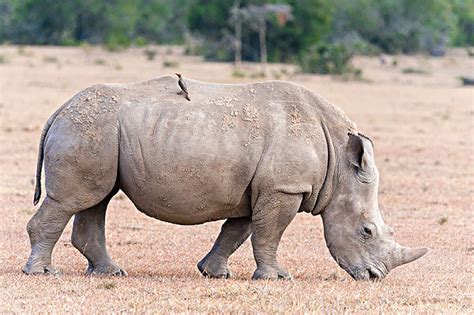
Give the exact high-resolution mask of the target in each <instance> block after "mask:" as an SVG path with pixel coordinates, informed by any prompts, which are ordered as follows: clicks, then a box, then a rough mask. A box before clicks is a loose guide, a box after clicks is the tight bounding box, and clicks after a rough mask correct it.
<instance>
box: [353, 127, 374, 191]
mask: <svg viewBox="0 0 474 315" xmlns="http://www.w3.org/2000/svg"><path fill="white" fill-rule="evenodd" d="M348 135H349V141H348V142H347V146H346V157H347V159H348V160H349V162H350V163H351V164H352V165H354V166H355V167H356V169H357V173H358V175H359V176H360V177H361V179H362V180H363V181H364V182H368V181H370V180H372V179H373V178H374V176H375V171H374V167H375V163H374V148H373V144H372V140H370V139H369V138H368V137H366V136H364V135H363V134H360V133H358V134H354V133H351V132H350V133H349V134H348Z"/></svg>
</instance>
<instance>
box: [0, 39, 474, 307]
mask: <svg viewBox="0 0 474 315" xmlns="http://www.w3.org/2000/svg"><path fill="white" fill-rule="evenodd" d="M154 49H156V51H157V52H158V53H157V55H156V58H155V59H154V60H146V58H143V52H142V51H141V50H139V49H136V50H128V51H123V52H119V53H108V52H104V51H103V50H101V49H98V48H95V47H89V48H88V49H87V50H85V49H80V48H54V47H52V48H32V47H24V48H22V49H21V51H20V50H17V49H16V48H15V47H0V54H1V55H2V56H5V58H6V59H7V60H8V63H4V64H0V91H1V92H0V119H1V121H0V125H1V128H0V142H1V146H0V201H1V203H0V215H1V217H2V220H1V221H0V239H1V241H0V313H5V312H14V313H38V312H42V313H69V312H75V313H78V312H81V313H102V312H107V313H111V312H114V313H119V312H127V313H132V312H138V313H152V312H160V313H166V312H169V311H173V312H185V313H196V312H228V313H234V312H239V313H250V312H259V313H302V312H321V311H323V312H331V313H361V312H369V313H380V312H388V313H400V312H403V313H404V312H416V313H418V312H423V313H472V285H473V283H472V279H473V255H474V245H473V244H472V235H473V228H472V222H473V220H472V219H473V215H472V214H473V212H472V211H473V209H472V204H473V189H474V188H473V187H474V181H473V179H474V176H473V175H474V174H473V167H474V166H473V165H474V163H473V162H474V161H473V159H474V152H473V148H474V144H473V141H474V139H473V136H474V130H473V119H474V104H473V99H474V92H473V91H474V90H472V89H470V88H467V87H465V88H462V87H459V86H458V85H459V82H458V81H457V79H456V78H457V77H458V76H459V75H468V74H469V73H466V71H470V70H469V69H473V67H474V61H473V60H472V59H468V57H467V56H466V55H465V53H464V54H461V53H460V51H453V52H451V55H450V56H447V57H445V58H436V59H430V58H425V57H416V56H415V57H403V56H400V57H397V61H398V64H399V65H400V67H402V68H403V67H423V68H424V69H429V74H427V75H423V76H413V75H407V74H403V73H400V70H399V69H397V68H394V67H392V66H381V65H379V63H378V60H377V59H371V58H366V57H363V58H358V59H357V60H356V65H357V66H358V67H359V68H362V69H363V71H364V77H367V79H369V80H370V81H371V82H372V83H370V84H369V83H364V82H341V81H338V80H333V79H331V78H329V77H321V76H308V75H297V76H293V77H292V80H294V81H295V82H298V83H300V84H303V85H305V86H306V87H308V88H310V89H311V90H313V91H315V92H317V93H319V94H321V95H323V96H325V97H326V98H328V99H329V100H331V101H333V102H334V103H336V104H339V105H340V106H341V107H342V108H343V109H344V110H345V111H346V112H347V113H348V114H349V116H350V117H351V118H352V119H353V120H354V121H356V122H357V123H358V126H359V128H360V130H361V131H363V132H364V133H366V134H368V135H370V136H371V137H372V138H373V139H374V141H375V150H376V155H377V163H378V166H379V168H380V172H381V187H380V204H381V208H382V211H383V213H384V216H385V220H386V222H388V223H389V224H390V225H392V226H393V227H394V228H395V231H396V237H397V239H398V240H399V241H400V242H401V243H403V244H406V245H424V246H428V247H430V249H431V250H430V252H429V253H428V254H427V255H426V256H425V257H423V258H422V259H420V260H418V261H416V262H414V263H412V264H409V265H406V266H403V267H400V268H398V269H396V270H394V271H393V272H392V273H391V274H390V275H389V276H388V278H387V279H385V280H384V281H382V282H380V283H357V282H354V281H352V280H351V279H350V278H349V277H348V276H347V275H346V274H345V273H344V272H343V271H342V270H340V269H339V268H338V267H337V266H336V264H335V262H334V261H333V260H332V258H331V257H330V255H329V253H328V251H327V249H326V247H325V244H324V240H323V235H322V225H321V220H320V218H318V217H312V216H310V215H304V214H301V215H299V216H297V218H296V219H295V221H294V222H293V223H292V224H291V225H290V227H289V228H288V230H287V232H286V233H285V235H284V238H283V242H282V245H281V248H280V251H279V254H280V259H281V261H282V263H283V264H284V265H285V266H287V267H288V269H289V270H290V271H291V272H292V274H293V276H294V277H295V280H294V281H292V282H281V281H276V282H252V281H250V280H249V278H250V276H251V274H252V272H253V270H254V268H255V264H254V262H253V259H252V253H251V246H250V244H249V243H248V242H246V243H245V244H244V245H243V246H242V248H241V249H239V250H238V252H237V253H236V254H235V256H233V257H232V258H231V260H230V268H231V269H232V271H233V273H234V279H232V280H209V279H203V278H202V277H201V276H200V275H199V273H198V271H197V268H196V267H195V264H196V263H197V261H198V260H199V259H200V258H201V257H202V256H203V255H204V254H205V253H206V252H207V251H208V250H209V249H210V247H211V246H212V242H213V240H214V239H215V237H216V236H217V233H218V231H219V228H220V224H221V223H219V222H215V223H209V224H204V225H201V226H193V227H183V226H176V225H171V224H167V223H163V222H159V221H156V220H153V219H151V218H148V217H146V216H144V215H143V214H141V213H139V212H138V211H136V210H135V209H134V207H133V205H132V204H131V203H130V201H129V200H128V199H127V198H124V197H123V195H122V197H118V198H117V197H116V198H115V199H114V200H113V201H112V202H111V205H110V207H109V212H108V220H107V238H108V246H109V249H110V253H111V255H112V257H114V258H115V260H116V261H117V262H118V263H119V264H120V265H121V266H122V267H123V268H125V269H126V270H127V271H128V273H129V277H127V278H112V277H93V278H91V277H86V276H84V275H83V271H84V270H85V268H86V261H85V259H84V258H83V257H82V256H81V255H80V254H79V253H78V251H77V250H75V249H74V248H73V247H72V245H71V244H70V241H69V239H70V234H71V225H70V224H69V225H68V227H67V228H66V231H65V233H64V234H63V236H62V237H61V239H60V240H59V242H58V244H57V246H56V249H55V253H54V262H55V265H56V266H57V267H58V268H59V269H60V270H61V271H62V276H60V277H54V276H51V277H30V276H25V275H23V274H22V273H21V271H20V270H21V267H22V265H23V264H24V263H25V261H26V259H27V257H28V254H29V241H28V238H27V235H26V231H25V226H26V222H27V221H28V220H29V218H30V217H31V215H32V214H33V213H34V208H33V207H32V205H31V200H32V196H33V184H32V178H33V175H34V170H35V163H36V155H37V145H38V139H39V135H40V133H41V128H42V125H43V124H44V122H45V121H46V119H47V118H48V116H49V115H50V114H51V113H52V112H53V111H54V109H56V108H57V107H58V106H59V105H61V104H62V103H63V102H65V101H66V100H67V99H68V98H69V97H71V96H72V95H73V94H74V93H76V92H77V91H79V90H81V89H83V88H85V87H87V86H89V85H92V84H94V83H100V82H134V81H141V80H147V79H149V78H151V77H154V76H159V75H163V74H172V73H171V71H170V70H169V68H166V67H165V66H164V64H163V61H164V60H163V59H161V58H163V57H162V56H166V55H167V54H168V55H169V54H172V55H173V57H176V55H177V54H178V53H179V48H177V47H172V48H167V47H155V48H154ZM20 52H21V53H20ZM47 56H58V58H60V59H61V61H62V62H63V61H64V62H63V66H62V67H61V68H59V67H53V66H51V65H50V64H48V63H44V62H42V61H43V60H45V59H44V58H45V57H47ZM99 59H101V60H107V63H106V64H104V65H97V64H96V63H95V62H94V60H99ZM179 60H180V69H181V71H182V72H183V74H184V75H185V76H187V77H193V78H196V79H202V80H207V81H214V82H216V81H219V82H249V81H251V80H252V79H251V78H248V77H245V78H236V77H233V76H232V71H233V69H232V67H231V65H228V64H222V63H204V62H202V61H201V60H200V59H199V58H197V57H184V56H179ZM31 64H35V65H36V66H35V67H31V66H30V65H31ZM114 64H120V65H122V68H121V71H116V69H114V66H113V65H114ZM280 67H281V65H275V69H274V70H277V69H279V68H280ZM270 70H272V69H270ZM244 71H247V72H249V73H251V72H258V67H255V66H252V65H244ZM270 73H271V71H270ZM282 79H286V77H285V76H284V75H283V77H282Z"/></svg>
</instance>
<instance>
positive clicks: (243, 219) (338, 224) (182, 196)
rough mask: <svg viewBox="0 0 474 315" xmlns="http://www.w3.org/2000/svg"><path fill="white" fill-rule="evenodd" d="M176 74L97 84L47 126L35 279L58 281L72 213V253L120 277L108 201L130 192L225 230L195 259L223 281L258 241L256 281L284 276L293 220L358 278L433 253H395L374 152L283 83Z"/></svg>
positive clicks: (142, 206) (172, 217) (147, 209)
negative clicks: (237, 255) (59, 244)
mask: <svg viewBox="0 0 474 315" xmlns="http://www.w3.org/2000/svg"><path fill="white" fill-rule="evenodd" d="M186 83H187V87H188V91H189V94H190V97H191V101H189V102H188V101H186V99H185V98H184V97H183V96H182V95H178V94H177V92H179V88H178V85H177V80H176V79H175V78H174V77H170V76H166V77H160V78H157V79H154V80H151V81H147V82H142V83H137V84H107V85H95V86H92V87H90V88H88V89H86V90H84V91H82V92H80V93H79V94H77V95H76V96H74V97H73V98H72V99H70V100H69V101H68V102H67V103H66V104H64V105H63V106H62V107H61V108H60V109H58V110H57V111H56V112H55V113H54V114H53V115H52V116H51V118H50V119H49V120H48V122H47V123H46V126H45V128H44V130H43V134H42V136H41V142H40V150H39V158H38V167H37V174H36V178H37V183H36V192H35V198H34V203H35V204H36V203H37V202H38V201H39V198H40V195H41V183H40V179H41V169H42V164H43V159H44V167H45V173H46V198H45V199H44V201H43V203H42V205H41V207H40V208H39V210H38V211H37V212H36V213H35V215H34V216H33V217H32V219H31V220H30V221H29V223H28V226H27V230H28V233H29V236H30V240H31V247H32V250H31V256H30V258H29V260H28V262H27V264H26V266H25V267H24V268H23V271H24V272H25V273H27V274H43V273H51V272H54V268H53V267H52V266H51V253H52V250H53V247H54V245H55V243H56V241H57V240H58V238H59V236H60V235H61V233H62V231H63V229H64V227H65V226H66V224H67V222H68V221H69V219H70V218H71V217H72V216H73V215H74V216H75V219H74V227H73V233H72V243H73V245H74V246H75V247H76V248H77V249H78V250H79V251H80V252H81V253H82V254H84V256H85V257H86V258H87V260H88V261H89V267H88V269H87V272H88V273H92V274H95V273H97V274H113V275H126V273H125V271H124V270H123V269H122V268H120V267H119V266H118V265H117V264H116V263H114V261H113V260H112V259H111V258H110V256H109V254H108V253H107V249H106V245H105V231H104V221H105V212H106V208H107V204H108V202H109V201H110V199H111V198H112V197H113V196H114V195H115V194H116V193H117V191H118V190H122V191H123V192H124V193H125V194H126V195H127V196H128V197H129V198H130V200H131V201H132V202H133V203H134V204H135V206H136V207H137V208H138V209H139V210H140V211H142V212H143V213H145V214H147V215H149V216H152V217H154V218H157V219H159V220H162V221H166V222H171V223H176V224H185V225H187V224H189V225H191V224H200V223H204V222H209V221H214V220H222V219H226V222H225V223H224V225H223V226H222V230H221V232H220V234H219V237H218V238H217V240H216V242H215V244H214V246H213V248H212V250H211V251H210V252H209V253H208V254H207V255H206V256H205V257H204V258H203V259H202V260H201V261H200V262H199V264H198V268H199V270H200V271H201V273H202V274H203V275H205V276H209V277H229V275H230V273H229V270H228V268H227V260H228V258H229V256H230V255H231V254H232V253H233V252H234V251H235V250H236V249H237V248H238V247H239V246H240V245H241V244H242V243H243V242H244V241H245V240H246V239H247V238H248V237H249V236H250V235H252V237H251V240H252V246H253V253H254V256H255V261H256V263H257V269H256V271H255V273H254V274H253V278H254V279H277V278H283V279H289V278H290V275H289V273H288V272H287V271H286V270H285V269H284V268H283V267H281V266H280V265H279V264H278V262H277V248H278V244H279V242H280V239H281V236H282V234H283V232H284V231H285V229H286V227H287V226H288V225H289V224H290V222H291V221H292V220H293V218H294V217H295V215H296V214H297V213H298V212H307V213H311V214H313V215H321V216H322V218H323V223H324V233H325V238H326V242H327V246H328V248H329V251H330V252H331V254H332V256H333V257H334V258H335V259H336V261H337V263H338V264H339V265H340V266H341V267H342V268H344V270H346V271H347V272H348V273H349V274H350V275H351V276H352V277H353V278H355V279H357V280H366V279H378V278H383V277H384V276H386V275H387V273H388V272H389V271H390V270H391V269H392V268H394V267H396V266H399V265H402V264H404V263H407V262H410V261H413V260H415V259H417V258H419V257H421V256H422V255H423V254H425V252H426V249H424V248H418V249H410V248H407V247H402V246H400V245H398V244H397V243H396V242H395V241H394V240H393V238H392V233H393V231H392V229H391V228H390V227H388V226H387V225H386V224H385V223H384V221H383V220H382V217H381V215H380V212H379V209H378V203H377V188H378V181H379V175H378V171H377V168H376V166H375V163H374V153H373V146H372V142H371V140H370V139H369V138H367V137H366V136H364V135H362V134H360V133H358V132H357V130H356V127H355V125H354V124H353V123H352V122H351V121H350V120H349V119H348V118H346V116H345V115H344V114H343V113H342V112H341V111H340V110H339V109H338V108H337V107H335V106H333V105H331V104H330V103H328V102H327V101H326V100H324V99H323V98H321V97H319V96H317V95H315V94H313V93H311V92H310V91H308V90H306V89H304V88H303V87H301V86H299V85H295V84H292V83H288V82H278V81H271V82H264V83H254V84H243V85H237V84H232V85H231V84H211V83H205V82H199V81H195V80H187V81H186Z"/></svg>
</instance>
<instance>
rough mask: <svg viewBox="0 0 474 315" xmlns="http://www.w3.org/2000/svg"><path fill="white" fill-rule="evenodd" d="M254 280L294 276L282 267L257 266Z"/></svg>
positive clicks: (286, 278) (291, 278) (288, 278)
mask: <svg viewBox="0 0 474 315" xmlns="http://www.w3.org/2000/svg"><path fill="white" fill-rule="evenodd" d="M252 280H293V277H292V276H291V275H290V274H289V273H288V272H287V271H286V270H284V269H282V268H280V267H278V268H257V270H255V272H254V273H253V276H252Z"/></svg>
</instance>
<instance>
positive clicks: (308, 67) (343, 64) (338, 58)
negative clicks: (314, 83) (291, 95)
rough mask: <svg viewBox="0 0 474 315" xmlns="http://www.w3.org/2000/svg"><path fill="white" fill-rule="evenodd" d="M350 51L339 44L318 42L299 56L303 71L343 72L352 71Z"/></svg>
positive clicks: (321, 72)
mask: <svg viewBox="0 0 474 315" xmlns="http://www.w3.org/2000/svg"><path fill="white" fill-rule="evenodd" d="M351 59H352V53H351V52H350V51H348V50H347V49H346V48H345V47H344V46H343V45H341V44H319V45H316V46H313V47H311V48H310V49H309V50H308V51H306V52H305V53H304V54H303V55H302V57H301V58H300V66H301V69H302V70H303V72H308V73H320V74H344V73H348V72H353V71H354V68H353V67H352V65H351Z"/></svg>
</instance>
